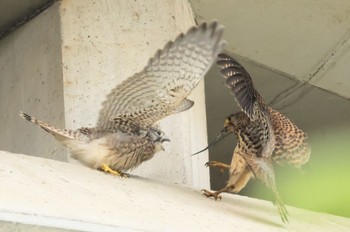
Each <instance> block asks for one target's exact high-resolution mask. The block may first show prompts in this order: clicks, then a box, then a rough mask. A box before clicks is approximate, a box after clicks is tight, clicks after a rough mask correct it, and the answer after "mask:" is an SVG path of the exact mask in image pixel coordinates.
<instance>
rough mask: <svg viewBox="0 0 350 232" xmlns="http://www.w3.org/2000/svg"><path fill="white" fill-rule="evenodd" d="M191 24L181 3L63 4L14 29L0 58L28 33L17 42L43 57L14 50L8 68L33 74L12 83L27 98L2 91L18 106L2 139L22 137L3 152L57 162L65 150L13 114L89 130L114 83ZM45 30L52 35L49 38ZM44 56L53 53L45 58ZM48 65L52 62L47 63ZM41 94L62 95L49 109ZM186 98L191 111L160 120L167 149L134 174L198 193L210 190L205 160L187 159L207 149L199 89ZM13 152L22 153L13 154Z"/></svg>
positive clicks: (201, 90)
mask: <svg viewBox="0 0 350 232" xmlns="http://www.w3.org/2000/svg"><path fill="white" fill-rule="evenodd" d="M192 25H194V18H193V14H192V10H191V7H190V5H189V3H188V2H187V1H185V0H181V1H180V0H179V1H172V0H168V1H162V2H159V1H157V0H152V1H145V2H139V1H123V0H120V1H114V0H105V1H99V2H97V1H85V0H76V1H68V0H66V1H61V2H59V3H56V4H55V5H54V6H53V7H51V8H50V9H49V10H47V11H46V12H44V13H43V14H41V15H40V16H39V17H37V18H35V21H34V20H33V22H30V23H28V24H26V25H25V26H23V28H21V30H22V31H20V30H19V31H16V32H15V33H14V34H13V35H12V36H11V37H7V38H6V41H2V43H3V46H2V47H3V49H9V52H8V53H9V54H8V55H1V56H2V59H4V60H6V59H8V58H7V57H11V54H12V53H11V52H10V50H11V48H7V47H8V45H7V44H6V42H7V43H10V44H11V43H14V44H16V41H13V40H14V39H13V38H17V37H20V38H23V39H24V38H28V36H29V35H32V36H33V38H32V39H31V40H28V42H27V41H22V44H23V45H24V46H25V47H33V46H37V47H38V49H39V51H41V50H40V49H42V50H43V53H44V54H45V55H46V56H44V55H43V56H42V57H41V59H40V60H38V61H37V63H34V62H33V60H35V59H34V58H33V57H37V56H39V55H40V54H41V53H40V52H38V51H37V50H34V51H32V52H31V53H25V55H24V54H23V50H21V49H20V48H19V49H18V50H16V52H15V54H16V56H17V58H18V60H20V63H18V62H15V61H9V62H10V63H11V64H12V65H13V63H18V65H17V67H16V68H17V69H20V70H22V69H23V66H25V67H26V66H29V67H28V68H29V69H30V70H34V71H33V72H32V73H31V74H30V75H28V74H29V73H28V72H23V73H20V74H18V76H19V78H22V79H21V80H20V81H19V82H18V83H19V84H20V85H22V86H23V85H26V89H28V90H27V92H25V93H26V94H27V95H26V96H21V95H20V97H19V95H18V94H15V95H12V94H13V93H14V92H13V91H8V89H9V88H4V90H3V91H2V92H1V94H2V95H7V94H9V95H10V96H11V97H10V98H7V99H8V100H6V101H7V102H8V103H7V104H13V105H16V106H17V105H20V104H18V103H13V102H12V100H10V99H13V98H14V99H16V100H15V101H18V102H21V103H22V104H23V106H22V107H15V109H13V112H11V118H12V119H11V120H12V124H8V125H6V130H8V131H11V134H12V135H11V139H8V137H7V136H5V135H2V136H4V137H6V139H7V140H9V141H14V139H13V138H17V137H19V138H20V139H19V140H18V141H15V142H14V143H9V144H8V145H6V146H4V145H1V148H2V149H5V150H10V151H15V152H24V153H29V154H40V156H45V157H50V158H55V159H57V157H59V158H61V159H62V157H64V152H63V150H62V148H61V147H60V145H58V144H57V143H56V142H54V141H53V139H52V138H49V136H48V135H47V134H46V133H45V132H43V131H41V130H39V129H37V128H34V127H33V125H30V124H29V123H28V122H25V121H21V119H19V118H18V117H17V112H18V110H19V108H22V109H23V111H26V112H28V113H30V114H33V115H34V116H36V117H38V118H39V119H42V120H45V121H47V122H50V123H52V124H55V125H57V126H63V124H64V123H65V125H66V127H67V128H72V129H74V128H78V127H81V126H87V127H91V126H94V124H95V122H96V119H97V114H98V112H99V110H100V105H101V102H102V101H103V100H104V98H105V96H106V94H108V93H109V91H110V90H111V89H112V88H113V87H114V86H115V85H117V84H118V83H120V82H121V81H123V80H125V79H126V78H127V77H129V76H131V75H132V74H133V73H135V72H138V71H140V70H141V69H142V68H143V67H144V66H145V65H146V64H147V62H148V59H149V58H150V57H151V56H153V55H154V54H155V52H156V50H157V49H159V48H163V46H164V45H165V43H166V42H167V41H168V40H173V39H175V38H176V36H177V35H178V34H179V33H180V32H185V31H187V30H188V29H189V28H190V27H191V26H192ZM49 28H52V29H51V30H52V31H53V32H55V33H53V32H52V33H50V31H49V32H47V31H48V29H49ZM41 30H42V33H44V32H45V33H46V34H43V36H42V37H43V38H42V40H40V39H37V36H38V34H39V32H40V31H41ZM37 31H39V32H37ZM34 35H35V36H34ZM39 35H40V34H39ZM45 35H46V37H45ZM50 36H51V37H52V38H50ZM39 38H40V37H39ZM49 45H50V46H49ZM45 46H47V49H46V50H45V49H44V48H45ZM47 50H49V51H52V53H48V51H47ZM12 56H13V54H12ZM21 58H23V59H21ZM51 60H53V62H52V63H48V62H49V61H51ZM16 68H14V67H8V73H9V74H10V75H12V74H13V72H16ZM41 69H44V70H51V69H54V70H57V72H56V73H55V74H56V76H54V75H53V74H52V73H49V72H48V73H43V72H40V71H37V70H41ZM40 73H41V74H42V75H40ZM24 78H27V79H24ZM37 78H44V79H45V78H46V79H47V78H50V80H52V79H53V78H55V79H54V80H56V82H55V83H52V85H50V86H44V84H45V83H46V81H45V80H41V79H40V80H36V79H37ZM1 81H3V82H5V83H7V82H9V83H11V81H12V79H11V78H2V80H1ZM2 86H3V85H2ZM50 87H51V88H50ZM1 88H3V87H1ZM18 91H19V90H18ZM22 91H24V90H23V88H22ZM41 92H44V93H46V94H50V96H51V95H53V93H58V92H59V93H60V95H59V96H56V98H52V99H50V100H51V101H53V102H54V104H51V103H50V102H48V101H49V100H48V99H47V95H40V94H39V93H41ZM33 96H35V97H34V100H35V99H37V100H36V101H35V102H33V101H34V100H31V104H26V99H27V98H28V97H33ZM25 97H27V98H25ZM190 98H191V99H192V100H195V101H196V103H195V106H194V107H193V108H192V109H191V110H190V111H188V112H184V113H181V114H178V115H174V116H171V117H169V118H167V119H166V120H164V121H163V122H161V126H162V129H163V130H164V131H165V132H166V134H167V135H168V136H169V137H170V139H171V143H170V144H168V145H166V151H165V152H161V153H158V154H157V156H156V157H155V158H154V159H152V160H151V161H148V162H147V163H146V164H145V165H142V166H141V167H140V168H138V169H137V170H135V172H134V173H136V174H138V175H142V176H148V177H154V178H159V179H163V180H166V181H171V182H176V183H183V184H187V185H192V186H197V187H208V185H209V177H208V176H209V174H208V170H207V169H206V168H205V167H204V163H205V162H206V161H207V156H206V155H203V156H201V157H195V158H191V157H190V154H191V153H193V152H195V151H197V150H198V149H199V148H201V147H203V146H205V144H206V138H207V137H206V117H205V103H204V84H203V83H202V84H200V85H199V86H198V87H197V89H196V90H195V91H194V93H193V94H192V96H191V97H190ZM29 99H30V98H29ZM0 104H1V109H6V108H7V107H6V105H7V104H4V103H0ZM34 105H35V106H34ZM56 118H57V120H55V119H56ZM4 122H7V121H6V120H4ZM14 124H16V125H18V127H19V128H23V129H24V130H25V131H26V132H27V133H28V134H30V136H28V134H24V133H23V132H20V131H19V130H18V129H17V130H14V129H13V128H15V127H14ZM42 138H44V139H45V140H42ZM25 140H27V141H28V144H27V145H26V144H24V142H23V141H25ZM42 141H45V142H44V143H43V142H42ZM47 141H50V142H47ZM5 144H6V142H5ZM15 146H16V147H21V149H20V150H16V149H15ZM28 151H30V152H28ZM48 151H55V152H54V154H51V153H52V152H51V153H50V152H48Z"/></svg>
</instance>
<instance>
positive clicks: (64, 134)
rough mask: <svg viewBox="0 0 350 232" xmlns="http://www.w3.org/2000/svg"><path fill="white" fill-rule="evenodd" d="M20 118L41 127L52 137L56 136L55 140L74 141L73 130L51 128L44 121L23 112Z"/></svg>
mask: <svg viewBox="0 0 350 232" xmlns="http://www.w3.org/2000/svg"><path fill="white" fill-rule="evenodd" d="M19 116H20V117H22V118H24V119H25V120H27V121H30V122H32V123H34V124H35V125H37V126H38V127H40V128H41V129H43V130H45V131H46V132H48V133H50V134H51V135H53V136H55V138H56V139H57V140H59V141H63V140H66V139H74V137H73V136H72V134H71V132H72V131H71V130H66V129H58V128H56V127H54V126H51V125H50V124H47V123H45V122H43V121H40V120H38V119H36V118H34V117H32V116H30V115H28V114H26V113H23V112H22V111H21V112H20V113H19Z"/></svg>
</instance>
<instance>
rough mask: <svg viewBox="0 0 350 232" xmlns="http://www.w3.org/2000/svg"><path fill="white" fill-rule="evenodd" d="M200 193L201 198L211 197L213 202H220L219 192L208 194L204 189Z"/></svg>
mask: <svg viewBox="0 0 350 232" xmlns="http://www.w3.org/2000/svg"><path fill="white" fill-rule="evenodd" d="M201 192H202V195H203V196H206V197H208V198H209V197H212V198H214V199H215V200H221V196H220V195H219V194H220V193H221V192H210V191H208V190H206V189H202V190H201Z"/></svg>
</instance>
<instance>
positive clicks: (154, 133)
mask: <svg viewBox="0 0 350 232" xmlns="http://www.w3.org/2000/svg"><path fill="white" fill-rule="evenodd" d="M147 136H148V138H150V139H151V141H152V142H153V143H154V146H155V150H156V152H157V151H160V150H163V151H164V147H163V142H170V139H169V138H168V137H167V136H166V134H165V133H164V132H163V131H162V130H160V128H158V127H151V128H150V129H149V130H148V133H147Z"/></svg>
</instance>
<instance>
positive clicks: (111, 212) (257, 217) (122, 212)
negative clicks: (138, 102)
mask: <svg viewBox="0 0 350 232" xmlns="http://www.w3.org/2000/svg"><path fill="white" fill-rule="evenodd" d="M0 182H1V194H0V202H1V204H0V229H1V231H13V230H3V228H6V227H5V226H8V225H9V224H10V223H16V224H15V225H13V224H12V225H13V226H12V227H10V228H11V229H16V228H20V227H22V228H23V226H25V225H28V228H30V227H33V226H34V225H35V226H36V227H38V228H40V227H45V228H54V229H56V230H51V231H57V229H64V231H65V230H79V231H99V232H102V231H116V230H118V231H214V230H215V231H228V230H232V228H235V230H239V231H262V232H263V231H285V230H286V229H287V230H291V231H320V232H326V231H335V230H338V231H346V230H349V229H350V220H349V219H348V218H342V217H337V216H332V215H327V214H321V213H315V212H310V211H306V210H302V209H297V208H293V207H287V208H288V210H289V213H290V224H283V223H282V222H281V220H280V218H279V215H278V213H277V210H276V208H275V206H274V205H273V204H272V203H271V202H266V201H262V200H256V199H251V198H247V197H242V196H238V195H231V194H224V195H223V199H222V201H213V200H210V199H207V198H205V197H203V196H201V194H200V192H199V190H198V189H195V190H194V189H191V188H188V187H184V186H181V185H174V184H169V183H167V182H162V181H156V180H154V179H148V178H142V177H139V176H131V177H130V178H128V179H124V178H119V177H114V176H111V175H108V174H104V173H102V172H99V171H95V170H91V169H89V168H85V167H83V166H80V165H76V164H70V163H66V162H60V161H55V160H51V159H44V158H39V157H32V156H26V155H20V154H12V153H8V152H3V151H0ZM17 223H19V224H17ZM4 225H5V226H4ZM24 228H25V227H24ZM27 231H28V230H27ZM29 231H32V230H29ZM36 231H39V230H36ZM41 231H42V230H41ZM46 231H50V230H46ZM58 231H59V230H58Z"/></svg>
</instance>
